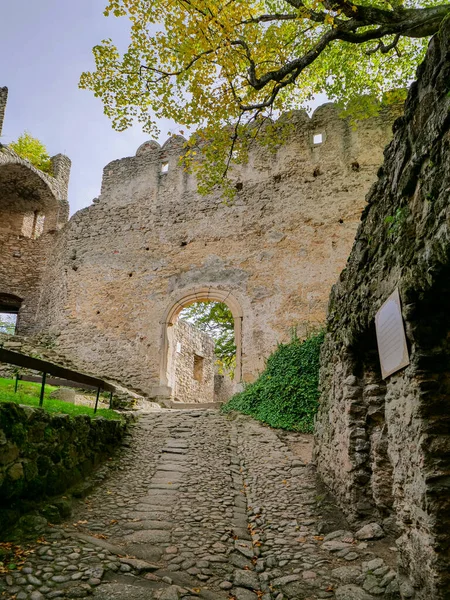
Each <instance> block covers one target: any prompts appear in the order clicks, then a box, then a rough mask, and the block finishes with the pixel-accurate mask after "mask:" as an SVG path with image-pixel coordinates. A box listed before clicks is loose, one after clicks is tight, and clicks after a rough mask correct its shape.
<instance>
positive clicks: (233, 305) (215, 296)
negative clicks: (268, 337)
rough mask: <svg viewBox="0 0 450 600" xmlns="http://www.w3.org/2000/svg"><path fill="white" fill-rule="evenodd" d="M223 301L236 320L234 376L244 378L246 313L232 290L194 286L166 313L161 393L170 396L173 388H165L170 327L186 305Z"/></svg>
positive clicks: (162, 324)
mask: <svg viewBox="0 0 450 600" xmlns="http://www.w3.org/2000/svg"><path fill="white" fill-rule="evenodd" d="M205 301H206V302H208V301H209V302H210V301H214V302H223V303H225V304H226V305H227V306H228V308H229V309H230V311H231V313H232V315H233V321H234V339H235V344H236V367H235V372H234V378H235V381H236V382H241V380H242V327H243V320H244V313H243V311H242V308H241V305H240V303H239V301H238V300H237V299H236V297H235V296H233V294H231V292H228V291H224V290H220V289H215V288H212V287H204V288H202V287H199V288H194V289H193V290H191V291H189V292H187V293H186V292H185V293H184V294H183V295H182V297H180V298H179V299H178V300H177V301H176V302H175V303H172V304H171V306H170V308H169V309H168V310H167V312H166V314H165V315H164V319H163V321H162V323H161V326H162V328H161V368H160V385H161V393H162V394H164V391H165V392H166V393H167V394H168V395H169V396H170V395H171V392H172V391H171V390H168V389H167V390H164V388H165V387H166V386H168V383H169V382H168V376H167V370H168V355H169V335H168V328H169V327H171V326H172V325H174V324H175V322H176V320H177V318H178V315H179V314H180V312H181V311H182V310H183V308H185V307H186V306H189V305H191V304H194V303H195V302H205Z"/></svg>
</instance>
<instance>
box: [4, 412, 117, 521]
mask: <svg viewBox="0 0 450 600" xmlns="http://www.w3.org/2000/svg"><path fill="white" fill-rule="evenodd" d="M0 423H1V424H2V432H3V437H4V443H3V444H2V445H0V505H1V507H5V506H6V507H8V506H9V504H10V503H11V502H13V501H17V500H18V499H30V500H36V499H38V498H39V499H43V498H45V497H46V496H50V495H56V494H60V493H62V492H64V491H65V490H66V489H67V488H68V487H69V486H71V485H73V484H74V483H75V482H78V481H79V480H80V478H81V477H82V476H83V475H84V476H87V475H88V474H89V473H90V472H91V471H92V470H93V468H94V467H95V466H96V465H98V463H99V462H100V461H101V460H102V459H104V458H106V457H109V456H110V455H111V453H112V452H113V451H114V450H115V449H116V448H117V446H118V444H119V443H120V441H121V439H122V438H123V436H124V434H125V431H126V425H125V423H124V422H122V421H119V420H117V421H116V420H106V419H103V418H96V419H91V418H89V417H87V416H78V417H74V418H71V417H69V416H68V415H58V414H53V413H47V412H45V411H43V410H40V409H33V408H31V407H22V406H19V405H17V404H13V403H1V404H0ZM86 485H88V487H89V489H90V490H92V484H86ZM69 514H70V502H69V501H68V500H67V499H60V500H55V502H54V503H53V505H52V507H47V509H46V511H45V516H46V517H47V518H48V519H49V520H50V521H52V522H53V523H57V522H59V521H60V518H61V517H67V516H69ZM3 515H4V517H5V518H4V519H3V518H2V516H0V524H1V528H2V531H4V530H6V529H7V527H8V526H9V525H14V524H15V523H16V521H17V515H15V514H13V513H11V514H10V517H9V518H8V514H7V512H3ZM31 518H32V516H30V517H26V518H25V517H24V519H25V520H21V521H20V522H19V524H18V527H19V529H21V530H24V531H25V532H26V531H28V529H29V527H28V521H27V519H31ZM34 518H35V519H41V518H42V517H34ZM44 522H45V523H46V522H47V519H44Z"/></svg>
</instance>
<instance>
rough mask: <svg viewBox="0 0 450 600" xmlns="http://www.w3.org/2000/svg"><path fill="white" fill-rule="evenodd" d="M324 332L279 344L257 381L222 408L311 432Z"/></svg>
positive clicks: (291, 429) (283, 427)
mask: <svg viewBox="0 0 450 600" xmlns="http://www.w3.org/2000/svg"><path fill="white" fill-rule="evenodd" d="M324 335H325V334H324V333H323V332H320V333H316V334H314V335H311V336H310V337H308V338H307V339H306V340H304V341H300V340H299V339H297V338H294V339H293V340H292V342H291V343H289V344H279V346H278V348H277V349H276V350H275V352H274V353H273V354H272V355H271V356H270V357H269V358H268V360H267V364H266V368H265V370H264V371H263V373H261V375H260V376H259V377H258V379H257V380H256V381H255V382H253V383H250V384H248V385H247V386H246V387H245V389H244V390H243V391H242V392H240V393H239V394H236V395H235V396H233V397H232V398H231V399H230V400H229V401H228V402H227V403H226V404H224V405H223V406H222V412H224V413H228V412H231V411H233V410H237V411H239V412H242V413H244V414H246V415H250V416H252V417H253V418H255V419H257V420H258V421H263V422H264V423H267V424H268V425H271V426H272V427H276V428H280V429H288V430H290V431H301V432H304V433H311V432H312V431H313V429H314V415H315V414H316V412H317V408H318V400H319V366H320V347H321V346H322V342H323V339H324Z"/></svg>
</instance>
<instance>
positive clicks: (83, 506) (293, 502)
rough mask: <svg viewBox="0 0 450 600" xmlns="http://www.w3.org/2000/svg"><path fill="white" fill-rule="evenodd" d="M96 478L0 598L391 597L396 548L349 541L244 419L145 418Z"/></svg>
mask: <svg viewBox="0 0 450 600" xmlns="http://www.w3.org/2000/svg"><path fill="white" fill-rule="evenodd" d="M96 479H97V486H96V487H95V489H94V491H93V492H92V493H91V494H90V495H88V496H87V497H86V498H84V499H80V500H78V501H77V503H76V505H75V507H74V514H73V515H72V518H71V519H70V520H68V521H66V522H65V523H63V524H61V525H53V526H49V527H47V528H46V530H45V531H44V532H43V534H42V536H41V537H40V538H39V540H38V542H37V543H36V544H34V545H33V552H32V553H30V554H29V555H28V556H27V559H26V562H25V564H24V565H23V566H22V568H21V570H12V571H10V572H9V574H8V575H6V576H1V577H2V579H0V598H2V599H3V598H8V599H13V598H14V599H15V600H47V599H50V600H51V599H52V598H85V597H88V596H90V595H92V596H93V597H94V598H97V599H98V600H112V599H115V598H117V599H119V598H120V599H125V600H127V599H130V600H135V599H137V600H140V599H141V598H142V600H144V599H146V600H180V599H183V600H193V599H194V598H205V599H210V600H222V599H223V600H226V599H231V598H234V599H235V600H291V599H292V600H297V599H299V600H316V599H326V598H330V599H336V600H370V599H374V598H382V599H385V600H394V599H399V598H400V594H399V583H398V581H397V575H396V572H395V567H394V564H395V561H396V554H395V548H394V547H393V543H394V542H393V540H389V539H382V540H373V538H378V537H380V535H382V534H383V532H382V531H381V528H380V526H379V525H378V524H373V523H370V524H368V525H367V527H368V528H369V529H370V531H369V530H368V529H367V527H366V529H365V531H364V532H363V534H361V531H362V530H360V531H358V533H357V534H356V535H355V533H353V532H352V531H350V530H349V528H348V525H347V524H346V523H345V521H344V520H343V519H342V517H341V516H340V515H339V514H338V511H337V509H336V508H335V507H334V506H333V505H332V504H331V503H330V502H331V501H330V500H329V499H328V498H327V497H326V494H324V492H323V490H322V489H321V488H320V485H318V483H317V481H316V476H315V471H314V468H313V466H312V465H309V464H306V463H305V462H304V461H303V460H300V459H299V457H298V456H297V455H296V454H295V453H294V451H293V449H291V447H290V446H289V444H288V443H287V442H285V441H283V440H282V439H281V437H280V436H279V435H278V433H277V432H276V431H275V430H272V429H270V428H268V427H265V426H263V425H262V424H260V423H257V422H255V421H253V420H251V419H249V418H247V417H243V416H238V417H236V418H234V419H230V418H226V417H224V416H222V415H220V413H218V412H217V411H212V410H204V411H201V410H199V411H161V412H159V413H156V412H155V413H150V414H146V415H143V416H142V417H141V419H140V420H139V422H138V423H137V424H136V425H135V426H134V427H133V428H132V430H131V432H130V434H129V435H128V437H127V439H126V442H125V443H124V446H123V448H122V449H121V450H120V451H119V452H118V453H117V456H116V457H115V458H114V459H112V460H111V461H109V463H108V464H107V466H106V467H102V468H101V469H100V470H99V471H98V472H97V474H96ZM375 525H376V526H375ZM357 535H359V537H360V538H361V535H362V536H363V538H364V541H359V540H358V539H357ZM361 539H362V538H361ZM402 592H403V597H404V598H410V597H412V595H408V594H409V590H408V589H407V588H405V589H404V590H402Z"/></svg>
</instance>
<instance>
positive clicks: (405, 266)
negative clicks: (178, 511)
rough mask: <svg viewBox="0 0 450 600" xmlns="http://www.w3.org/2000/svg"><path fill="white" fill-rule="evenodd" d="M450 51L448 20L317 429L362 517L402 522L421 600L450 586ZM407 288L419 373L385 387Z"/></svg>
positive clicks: (367, 240)
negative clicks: (385, 347) (383, 313)
mask: <svg viewBox="0 0 450 600" xmlns="http://www.w3.org/2000/svg"><path fill="white" fill-rule="evenodd" d="M449 48H450V22H449V21H448V19H447V20H445V21H444V23H443V24H442V27H441V31H440V32H439V34H437V35H435V36H434V38H433V39H432V40H431V42H430V44H429V48H428V52H427V55H426V58H425V61H424V62H423V63H422V65H420V66H419V68H418V70H417V82H415V83H414V84H413V85H412V86H411V88H410V90H409V94H408V99H407V101H406V104H405V114H404V116H403V117H401V118H400V119H398V120H397V121H396V123H395V124H394V139H393V141H392V142H391V143H390V145H389V146H388V147H387V149H386V151H385V161H384V164H383V166H382V167H381V168H380V170H379V172H378V180H377V181H376V183H375V184H374V185H373V187H372V189H371V191H370V193H369V195H368V197H367V207H366V209H365V211H364V213H363V217H362V221H361V225H360V228H359V230H358V233H357V237H356V240H355V244H354V246H353V250H352V252H351V255H350V257H349V260H348V262H347V266H346V269H345V270H344V271H343V272H342V273H341V276H340V278H339V281H338V283H337V284H336V285H335V286H334V288H333V291H332V294H331V298H330V304H329V318H328V334H327V336H326V340H325V344H324V347H323V350H322V359H323V360H322V365H323V366H322V372H321V387H322V396H321V400H320V408H319V413H318V417H317V433H316V440H317V444H316V451H315V453H316V462H317V466H318V470H319V472H320V475H321V476H322V477H323V479H324V480H325V483H326V484H327V486H328V487H329V488H330V489H331V490H332V491H333V493H335V494H336V495H337V497H338V498H339V502H340V505H341V507H342V508H343V510H344V511H346V513H347V515H348V516H349V518H350V519H351V520H352V521H354V522H359V521H360V520H363V521H364V522H365V523H367V522H373V521H376V522H382V521H383V519H386V518H388V519H389V518H390V517H394V518H393V519H390V521H391V523H394V524H395V527H394V528H391V531H392V532H393V533H394V534H395V535H396V536H397V537H398V539H397V543H398V548H399V562H400V568H401V571H402V573H404V574H405V575H407V576H408V577H409V578H410V579H411V582H412V584H413V588H414V591H415V598H417V600H429V599H430V598H433V599H436V600H443V599H446V598H447V597H448V590H449V589H450V557H449V554H448V552H447V550H445V548H448V540H449V535H448V531H449V529H450V520H449V519H450V496H449V494H448V487H449V486H448V473H449V472H450V443H449V436H448V427H447V414H448V401H447V399H448V397H449V394H450V386H449V381H450V378H449V373H450V368H449V362H448V355H449V352H450V346H449V338H448V331H449V330H450V316H449V315H450V313H449V311H448V297H449V293H450V284H449V282H450V220H449V190H450V168H449V165H450V143H449V140H450V120H449V112H450V96H449V81H450V55H449ZM396 288H398V290H399V294H400V298H401V303H402V314H403V320H404V323H405V331H406V336H407V342H408V347H409V351H410V365H409V366H408V367H406V368H404V369H402V370H400V371H398V372H396V373H394V374H392V375H391V376H389V377H388V378H386V380H382V378H381V372H380V366H379V359H378V355H377V342H376V336H375V327H374V319H375V315H376V313H377V311H378V310H379V308H380V306H381V305H382V304H383V303H384V302H385V301H386V299H387V298H388V297H389V296H390V295H391V294H392V292H393V291H394V290H395V289H396ZM443 420H444V421H443ZM444 422H445V425H444V424H443V423H444ZM388 523H389V521H388ZM355 527H356V526H355ZM398 527H399V528H400V530H401V535H399V534H398V531H396V529H397V528H398ZM389 585H390V584H389ZM394 585H395V584H394ZM393 593H395V592H393Z"/></svg>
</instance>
